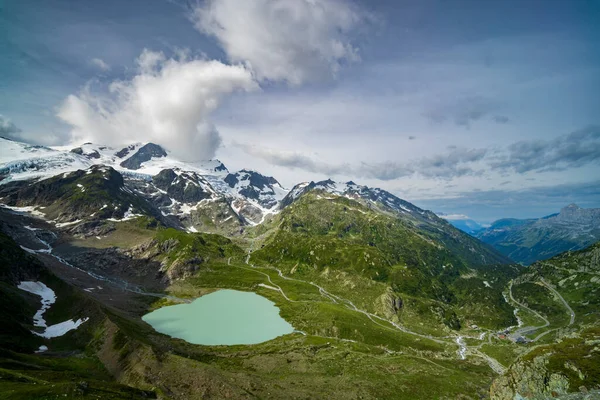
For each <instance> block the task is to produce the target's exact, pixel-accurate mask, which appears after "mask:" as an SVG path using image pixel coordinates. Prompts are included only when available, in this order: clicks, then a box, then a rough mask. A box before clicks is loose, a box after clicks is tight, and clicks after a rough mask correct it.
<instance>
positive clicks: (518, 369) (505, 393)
mask: <svg viewBox="0 0 600 400" xmlns="http://www.w3.org/2000/svg"><path fill="white" fill-rule="evenodd" d="M599 372H600V327H598V326H594V327H588V328H586V329H584V330H583V331H582V332H581V333H579V334H574V335H573V336H571V337H566V338H563V339H562V340H561V341H559V342H558V343H554V344H550V345H546V346H540V347H538V348H536V349H534V350H533V351H531V352H530V353H528V354H527V355H525V356H524V357H523V358H521V359H520V360H519V361H517V362H516V363H514V364H513V365H512V366H511V367H510V368H509V369H508V371H507V372H506V373H505V374H504V375H502V376H500V377H498V378H496V380H495V381H494V382H493V383H492V386H491V388H490V397H491V399H492V400H513V399H531V400H534V399H535V400H538V399H548V398H569V399H571V398H573V399H577V398H581V399H586V398H590V399H594V398H600V373H599ZM576 394H577V395H578V396H579V397H578V396H576ZM589 396H591V397H589Z"/></svg>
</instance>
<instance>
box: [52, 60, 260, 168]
mask: <svg viewBox="0 0 600 400" xmlns="http://www.w3.org/2000/svg"><path fill="white" fill-rule="evenodd" d="M137 62H138V72H137V75H135V76H134V77H133V78H131V79H130V80H126V81H114V82H112V83H111V85H110V86H109V92H108V93H107V94H102V93H93V92H92V91H91V90H90V89H89V88H87V89H84V90H82V91H81V92H80V93H79V94H78V95H70V96H69V97H68V98H67V99H66V100H65V101H64V102H63V104H62V105H61V106H60V109H59V111H58V114H57V115H58V117H59V118H60V119H62V120H63V121H64V122H66V123H68V124H69V125H71V127H72V131H71V135H72V139H73V141H74V142H82V141H92V142H96V143H104V144H114V145H119V144H124V143H126V142H154V143H157V144H160V145H162V146H163V147H165V148H167V149H169V150H171V151H172V152H173V153H174V154H175V155H176V156H178V157H180V158H182V159H185V160H202V159H208V158H212V157H214V153H215V151H216V149H217V148H218V147H219V145H220V143H221V137H220V135H219V133H218V131H217V129H216V128H215V126H214V125H213V123H212V122H211V120H210V116H211V114H212V113H213V112H214V111H215V109H217V107H218V106H219V104H220V102H221V100H222V99H223V97H225V96H227V95H229V94H231V93H232V92H235V91H250V90H256V89H258V85H257V83H256V82H255V81H254V79H253V77H252V74H251V72H250V71H249V70H248V69H247V68H245V67H244V66H242V65H226V64H223V63H221V62H219V61H209V60H203V59H189V58H185V57H183V56H181V55H180V57H179V58H168V59H167V58H166V57H165V55H164V54H162V53H156V52H152V51H149V50H144V51H143V52H142V54H141V55H140V57H139V58H138V60H137Z"/></svg>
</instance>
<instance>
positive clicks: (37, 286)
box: [17, 281, 56, 328]
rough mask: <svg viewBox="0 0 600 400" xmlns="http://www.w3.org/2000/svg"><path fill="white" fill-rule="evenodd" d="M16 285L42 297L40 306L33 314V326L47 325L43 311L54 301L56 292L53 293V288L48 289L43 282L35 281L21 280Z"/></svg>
mask: <svg viewBox="0 0 600 400" xmlns="http://www.w3.org/2000/svg"><path fill="white" fill-rule="evenodd" d="M17 287H18V288H19V289H21V290H24V291H26V292H29V293H33V294H35V295H38V296H40V297H41V298H42V308H40V309H39V310H38V312H37V313H35V315H34V316H33V326H37V327H40V328H46V327H47V326H48V325H46V320H45V319H44V313H45V312H46V310H47V309H49V308H50V306H51V305H52V304H54V302H55V301H56V294H54V290H52V289H50V288H49V287H48V286H46V285H45V284H44V283H42V282H36V281H23V282H21V283H19V286H17Z"/></svg>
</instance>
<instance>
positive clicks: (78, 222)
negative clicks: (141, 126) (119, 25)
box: [0, 143, 600, 399]
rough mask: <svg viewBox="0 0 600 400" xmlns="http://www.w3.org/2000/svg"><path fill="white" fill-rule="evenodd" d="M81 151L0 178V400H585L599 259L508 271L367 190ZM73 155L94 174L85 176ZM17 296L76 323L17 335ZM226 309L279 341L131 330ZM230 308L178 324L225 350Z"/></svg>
mask: <svg viewBox="0 0 600 400" xmlns="http://www.w3.org/2000/svg"><path fill="white" fill-rule="evenodd" d="M11 145H12V146H18V144H14V143H12V144H11ZM86 146H87V147H86ZM100 147H102V146H96V147H94V145H91V144H88V145H85V146H82V148H81V154H80V153H79V151H77V152H75V153H73V154H70V153H69V154H66V155H65V154H64V153H60V154H55V152H54V150H52V149H50V150H47V151H48V152H49V153H50V154H51V157H52V160H53V162H57V160H60V162H61V164H60V168H59V169H56V168H58V167H57V165H56V164H55V163H54V164H53V163H51V162H50V161H47V160H46V161H44V160H40V159H39V158H36V159H35V162H34V161H31V160H29V161H22V162H19V163H16V162H12V163H11V164H9V165H8V166H5V167H4V169H1V168H0V169H1V170H2V171H5V172H4V173H5V175H4V176H5V178H4V179H5V181H2V185H0V197H1V199H0V202H2V203H3V206H2V207H1V208H0V229H1V231H2V234H1V235H2V236H1V237H2V248H1V253H0V256H1V257H2V270H1V271H0V272H1V274H0V278H1V283H0V289H1V291H0V294H1V295H2V297H1V301H0V305H1V306H2V308H1V310H2V313H3V314H2V317H3V319H4V320H5V321H9V322H10V324H9V325H7V327H5V328H3V332H1V333H0V339H1V341H0V348H1V349H2V350H1V353H0V374H1V375H0V376H2V380H0V391H1V392H2V393H6V394H7V395H8V397H7V398H10V399H28V398H44V397H43V396H50V395H55V394H56V395H63V394H64V395H65V396H67V397H77V396H79V397H83V398H96V397H98V396H100V394H101V393H102V396H104V397H102V398H165V399H166V398H173V399H201V398H273V399H276V398H298V399H300V398H332V399H335V398H339V399H359V398H361V399H375V398H414V399H423V398H448V399H449V398H492V399H509V398H511V399H512V398H513V397H514V396H515V395H516V394H517V393H518V394H519V395H521V396H529V397H526V398H536V397H535V396H538V397H540V396H546V395H548V394H550V395H552V393H556V394H557V395H566V394H568V393H571V392H578V391H580V388H581V387H582V386H583V387H584V388H585V389H586V391H590V392H593V391H594V390H598V379H600V377H599V375H598V371H596V369H595V367H594V365H596V364H595V363H596V362H597V361H599V360H598V352H597V351H596V350H595V349H596V348H597V340H598V336H597V335H598V322H599V321H600V315H598V308H597V306H598V304H597V300H596V299H598V298H599V296H597V294H598V293H597V291H598V290H599V289H600V285H599V284H598V282H599V281H598V278H597V277H598V274H599V273H600V272H599V270H598V268H599V264H598V259H599V258H598V257H599V256H598V254H599V253H598V251H599V249H598V244H596V245H593V246H591V247H589V248H588V249H584V250H581V251H579V252H567V253H564V254H562V255H559V256H557V257H555V258H552V259H549V260H546V261H543V262H538V263H534V264H533V265H532V266H530V267H522V266H519V265H515V264H514V263H511V261H510V260H509V259H508V258H506V257H505V256H504V255H502V254H500V253H499V252H497V251H495V250H494V249H493V248H492V247H490V246H488V245H486V244H484V243H481V242H479V241H478V240H477V239H475V238H473V237H471V236H469V235H467V234H465V233H463V232H461V231H459V230H457V229H455V228H454V227H452V226H451V225H450V224H449V223H448V222H446V221H445V220H443V219H442V218H439V217H437V216H436V215H435V214H433V213H432V212H430V211H426V210H422V209H420V208H418V207H416V206H414V205H412V204H411V203H409V202H406V201H404V200H401V199H399V198H397V197H395V196H393V195H392V194H390V193H388V192H386V191H383V190H381V189H374V188H369V187H366V186H361V185H357V184H355V183H353V182H347V183H337V182H333V181H322V182H310V183H306V184H300V185H297V186H296V187H294V188H292V189H291V190H290V191H287V190H285V189H283V188H282V187H281V186H280V185H279V184H278V183H277V181H276V180H274V179H273V178H268V177H264V176H262V175H260V174H258V173H256V172H252V171H247V170H244V171H240V172H239V173H235V174H230V173H228V171H227V170H226V168H225V166H223V165H222V164H221V163H217V162H211V163H208V164H206V165H208V166H206V165H205V166H203V167H202V168H203V169H201V168H200V167H197V166H190V167H187V168H186V166H185V165H184V164H183V163H181V162H178V161H177V160H171V159H169V156H168V155H167V153H166V152H164V154H165V155H163V153H162V152H160V151H159V150H158V149H157V148H156V147H152V146H151V147H146V146H142V145H136V146H132V148H131V149H129V153H128V154H127V155H126V156H128V157H130V158H131V157H136V158H135V159H133V161H130V162H126V161H127V160H129V158H127V159H123V158H122V157H121V158H120V157H118V156H117V154H124V153H125V152H120V151H119V152H117V151H116V150H115V151H114V152H113V150H110V151H109V150H108V149H107V148H106V147H105V148H104V149H100ZM19 148H20V149H21V151H22V152H26V151H27V148H26V147H23V146H21V147H19ZM140 150H142V151H140ZM37 151H38V150H36V157H38V154H37ZM92 151H96V152H97V153H98V154H99V157H98V158H96V157H95V156H94V157H92V158H90V159H87V158H86V154H95V153H92ZM86 152H87V153H86ZM69 160H75V161H69ZM101 162H102V163H107V164H109V165H105V164H101ZM32 163H33V164H32ZM86 163H88V164H87V165H86ZM123 163H124V165H125V166H126V167H123V166H122V165H123ZM31 165H36V167H35V168H32V167H31ZM49 165H50V167H48V166H49ZM82 165H84V167H85V168H83V169H80V167H81V166H82ZM25 166H28V167H25ZM127 166H129V167H133V168H135V169H134V170H129V169H128V167H127ZM211 168H212V169H211ZM133 171H135V172H133ZM56 172H58V173H56ZM36 174H37V175H36ZM240 182H243V184H240ZM22 282H41V283H43V284H44V285H47V286H48V288H49V289H51V290H52V291H53V292H54V293H55V294H56V302H55V303H54V304H52V305H50V306H49V308H48V310H46V311H45V312H44V318H46V319H47V322H48V325H49V326H50V325H51V324H52V325H54V324H57V323H61V322H64V321H66V320H72V321H83V320H85V322H83V323H80V324H79V325H77V327H75V328H74V329H72V330H70V331H68V332H66V333H65V334H64V335H61V336H59V337H55V338H43V337H40V336H39V335H37V334H35V333H32V331H34V332H35V329H36V327H35V326H34V320H33V316H34V314H35V313H36V311H37V310H39V308H40V304H39V297H38V298H36V296H35V295H33V294H31V293H28V292H25V291H22V290H20V289H19V288H18V285H20V284H21V283H22ZM229 291H237V292H236V293H240V292H241V293H242V295H243V294H244V293H245V294H251V293H252V294H255V295H257V297H256V298H260V299H262V300H264V301H266V302H268V303H271V304H272V307H274V309H275V313H276V314H277V315H275V317H277V318H274V320H278V321H283V322H285V323H286V324H289V326H290V327H289V328H287V329H288V330H284V331H280V332H279V333H277V334H275V335H274V336H276V337H274V338H272V339H271V337H273V336H271V337H269V339H265V340H262V339H261V340H256V341H251V342H248V343H246V344H240V343H241V342H239V341H240V340H243V339H240V337H242V336H243V335H242V336H240V335H238V336H236V339H234V340H237V341H238V342H237V344H231V345H218V344H216V343H223V342H219V341H216V342H211V343H212V344H206V343H205V344H193V340H191V339H190V341H185V340H182V339H177V337H185V336H181V335H179V333H173V332H179V331H180V330H181V329H183V328H181V327H174V328H170V329H169V330H168V331H167V330H165V331H163V330H161V329H159V328H157V330H158V331H163V332H164V333H169V332H171V333H169V334H161V333H159V332H157V330H155V329H153V328H152V326H151V324H148V323H147V318H148V316H149V315H152V313H153V312H155V313H159V312H162V315H163V317H162V318H163V319H164V321H167V323H171V322H172V321H173V320H174V319H176V318H175V314H169V310H173V309H170V308H169V307H184V309H186V310H191V309H190V308H187V307H190V305H191V303H195V302H198V301H200V300H202V301H205V300H206V301H208V300H209V299H210V298H215V297H214V296H215V295H217V296H221V295H223V294H225V293H228V292H229ZM211 296H212V297H211ZM236 301H243V300H236ZM235 304H236V303H235V301H232V303H231V304H229V305H228V307H233V308H229V310H230V311H222V310H226V309H227V308H222V307H221V306H219V305H218V303H215V304H213V305H212V306H210V307H208V308H207V309H205V310H203V311H202V312H203V313H207V314H205V316H204V317H201V316H202V315H203V314H201V313H198V314H196V313H194V314H193V317H192V316H190V315H192V314H187V311H186V313H184V314H182V315H187V317H186V316H184V317H181V318H183V321H184V322H185V319H186V318H187V319H191V318H199V319H198V320H197V321H194V324H196V325H197V327H196V328H195V329H201V326H202V321H203V320H208V321H217V320H211V318H212V317H213V314H211V312H214V313H219V312H224V314H223V315H220V316H219V317H221V318H222V319H224V320H225V319H227V317H230V318H235V321H232V324H231V325H224V326H225V328H222V329H231V330H240V332H236V333H243V332H241V331H242V330H243V329H244V328H243V326H244V325H239V326H237V325H235V324H233V322H235V323H243V322H244V321H246V322H245V323H246V324H250V323H251V322H248V321H252V318H251V312H250V311H245V312H244V311H243V310H247V309H245V308H243V307H241V305H240V306H238V307H237V308H236V305H235ZM15 305H18V307H17V308H18V309H19V310H21V312H20V313H17V314H13V313H11V310H12V309H13V308H15ZM238 308H239V309H238ZM179 309H181V308H179ZM219 310H221V311H219ZM239 311H242V312H244V315H240V316H238V317H234V316H235V315H236V312H239ZM265 313H266V312H265ZM156 315H158V314H156ZM178 318H180V317H178ZM247 318H248V319H247ZM219 323H220V322H219ZM213 324H215V325H216V324H217V322H213ZM264 324H265V327H264V328H265V329H264V330H265V331H266V330H267V329H266V324H268V322H264ZM246 326H248V325H246ZM198 327H199V328H198ZM261 328H263V327H261ZM259 331H262V329H259ZM249 334H250V332H248V335H249ZM169 335H171V336H173V337H171V336H169ZM178 335H179V336H178ZM214 335H217V336H220V335H219V334H218V330H217V333H215V334H214ZM221 336H224V335H221ZM198 343H200V342H198ZM232 343H235V342H232ZM249 343H252V344H249ZM42 346H43V347H42ZM42 348H44V351H43V352H40V353H36V351H38V350H40V349H42ZM582 348H585V349H587V350H586V352H588V353H586V354H589V355H590V357H589V358H586V357H584V355H583V353H582V352H581V351H580V350H581V349H582ZM540 360H542V361H540ZM544 360H546V361H548V362H545V361H544ZM67 365H68V366H67ZM540 365H541V366H540ZM92 375H93V376H95V377H94V378H92ZM521 376H529V377H530V379H529V381H528V382H534V383H535V385H533V386H531V385H530V386H527V385H529V384H528V383H524V382H523V381H522V380H521V379H520V377H521ZM97 377H99V378H97ZM545 382H547V383H545ZM540 398H541V397H540Z"/></svg>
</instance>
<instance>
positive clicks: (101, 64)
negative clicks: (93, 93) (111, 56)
mask: <svg viewBox="0 0 600 400" xmlns="http://www.w3.org/2000/svg"><path fill="white" fill-rule="evenodd" d="M90 64H92V65H93V66H94V67H96V68H98V69H99V70H101V71H108V70H109V69H110V65H108V64H107V63H106V62H105V61H104V60H102V59H101V58H92V59H91V60H90Z"/></svg>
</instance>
